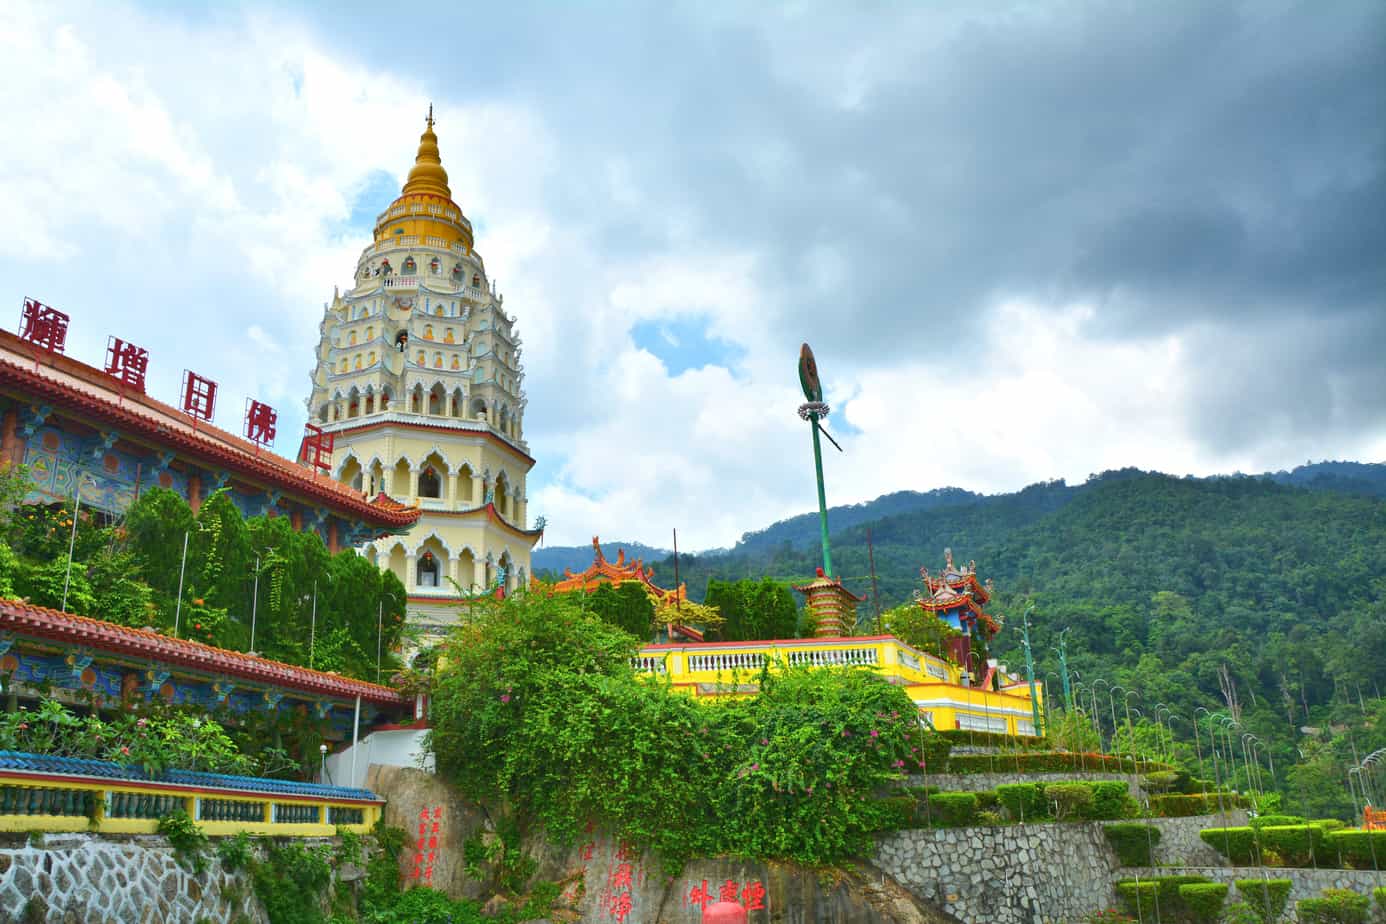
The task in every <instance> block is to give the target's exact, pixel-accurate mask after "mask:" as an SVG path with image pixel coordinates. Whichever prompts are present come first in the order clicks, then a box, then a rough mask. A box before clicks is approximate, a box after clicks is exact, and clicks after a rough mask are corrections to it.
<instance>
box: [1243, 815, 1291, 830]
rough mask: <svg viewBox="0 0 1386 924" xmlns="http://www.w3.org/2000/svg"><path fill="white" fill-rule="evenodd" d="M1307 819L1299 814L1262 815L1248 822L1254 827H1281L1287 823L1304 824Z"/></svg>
mask: <svg viewBox="0 0 1386 924" xmlns="http://www.w3.org/2000/svg"><path fill="white" fill-rule="evenodd" d="M1304 823H1305V821H1304V819H1303V818H1301V817H1299V816H1298V815H1261V816H1259V817H1257V818H1253V819H1251V820H1250V821H1248V822H1247V825H1248V826H1250V827H1252V828H1279V827H1283V826H1285V825H1302V824H1304Z"/></svg>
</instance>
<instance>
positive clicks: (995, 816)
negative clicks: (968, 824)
mask: <svg viewBox="0 0 1386 924" xmlns="http://www.w3.org/2000/svg"><path fill="white" fill-rule="evenodd" d="M972 823H973V824H977V825H987V826H989V827H994V826H996V825H1002V824H1005V823H1006V819H1004V818H1002V817H1001V813H1000V812H987V811H980V810H979V811H978V812H977V817H976V818H975V819H973V822H972Z"/></svg>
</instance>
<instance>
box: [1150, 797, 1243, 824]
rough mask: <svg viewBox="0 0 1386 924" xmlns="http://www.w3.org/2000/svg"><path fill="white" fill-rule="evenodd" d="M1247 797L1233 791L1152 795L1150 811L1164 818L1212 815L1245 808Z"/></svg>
mask: <svg viewBox="0 0 1386 924" xmlns="http://www.w3.org/2000/svg"><path fill="white" fill-rule="evenodd" d="M1245 806H1246V797H1245V796H1239V795H1237V794H1236V793H1233V792H1222V793H1214V792H1210V793H1206V794H1205V793H1193V794H1188V795H1185V794H1177V795H1168V796H1151V797H1150V811H1151V812H1152V813H1154V814H1156V815H1159V816H1161V817H1162V818H1188V817H1189V816H1191V815H1212V814H1214V813H1215V812H1219V811H1222V810H1224V809H1232V808H1243V807H1245Z"/></svg>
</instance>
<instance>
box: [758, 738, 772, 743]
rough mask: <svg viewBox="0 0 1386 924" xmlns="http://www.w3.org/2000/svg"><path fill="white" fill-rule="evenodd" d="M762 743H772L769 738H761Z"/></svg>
mask: <svg viewBox="0 0 1386 924" xmlns="http://www.w3.org/2000/svg"><path fill="white" fill-rule="evenodd" d="M760 743H761V744H769V743H770V739H769V738H761V739H760Z"/></svg>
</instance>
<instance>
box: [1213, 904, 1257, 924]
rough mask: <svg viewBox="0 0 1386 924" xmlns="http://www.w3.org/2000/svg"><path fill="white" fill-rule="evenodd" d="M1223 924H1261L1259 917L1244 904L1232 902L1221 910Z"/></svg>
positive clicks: (1252, 909) (1253, 909) (1254, 910)
mask: <svg viewBox="0 0 1386 924" xmlns="http://www.w3.org/2000/svg"><path fill="white" fill-rule="evenodd" d="M1222 921H1223V924H1262V921H1261V915H1260V914H1258V913H1257V911H1256V909H1255V908H1253V907H1251V905H1249V904H1248V903H1246V902H1233V903H1232V904H1230V905H1228V906H1227V907H1226V908H1224V909H1223V910H1222Z"/></svg>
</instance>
